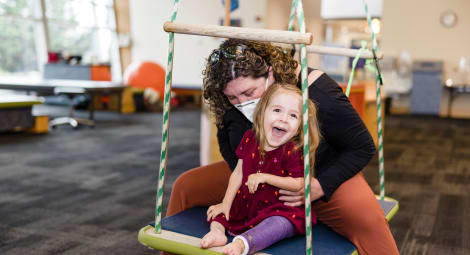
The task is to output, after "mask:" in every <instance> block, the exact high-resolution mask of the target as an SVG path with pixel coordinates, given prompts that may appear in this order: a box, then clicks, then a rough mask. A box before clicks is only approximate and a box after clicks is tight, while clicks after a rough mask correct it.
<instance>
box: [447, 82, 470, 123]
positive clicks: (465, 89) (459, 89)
mask: <svg viewBox="0 0 470 255" xmlns="http://www.w3.org/2000/svg"><path fill="white" fill-rule="evenodd" d="M444 88H445V89H447V90H448V91H449V101H448V102H447V118H450V114H451V112H452V104H453V103H454V99H455V97H456V96H457V94H459V93H470V84H461V85H452V86H447V85H444Z"/></svg>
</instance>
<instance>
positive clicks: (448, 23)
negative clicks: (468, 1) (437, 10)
mask: <svg viewBox="0 0 470 255" xmlns="http://www.w3.org/2000/svg"><path fill="white" fill-rule="evenodd" d="M440 21H441V25H442V26H443V27H446V28H451V27H453V26H455V24H456V23H457V14H455V12H453V11H445V12H443V13H442V14H441V19H440Z"/></svg>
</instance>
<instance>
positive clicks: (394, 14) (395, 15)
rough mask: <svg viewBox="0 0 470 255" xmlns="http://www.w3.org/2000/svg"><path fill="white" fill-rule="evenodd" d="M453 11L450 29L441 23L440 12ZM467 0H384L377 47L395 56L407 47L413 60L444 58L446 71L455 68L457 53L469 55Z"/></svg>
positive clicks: (469, 25)
mask: <svg viewBox="0 0 470 255" xmlns="http://www.w3.org/2000/svg"><path fill="white" fill-rule="evenodd" d="M446 10H453V11H454V12H455V13H457V17H458V18H457V19H458V20H457V24H456V25H455V26H454V27H453V28H445V27H443V26H441V24H440V21H439V18H440V15H441V13H442V12H444V11H446ZM469 12H470V1H468V0H446V1H432V4H431V3H430V2H429V1H426V0H414V1H407V0H394V1H384V8H383V18H382V21H383V35H382V45H381V50H382V51H383V52H384V54H386V55H393V56H398V54H399V52H400V51H402V50H405V49H406V50H409V51H410V53H411V55H412V57H413V59H426V60H444V61H445V66H446V67H445V68H446V70H450V69H451V68H455V67H457V65H458V61H459V59H460V57H461V56H467V57H470V47H469V45H470V15H469Z"/></svg>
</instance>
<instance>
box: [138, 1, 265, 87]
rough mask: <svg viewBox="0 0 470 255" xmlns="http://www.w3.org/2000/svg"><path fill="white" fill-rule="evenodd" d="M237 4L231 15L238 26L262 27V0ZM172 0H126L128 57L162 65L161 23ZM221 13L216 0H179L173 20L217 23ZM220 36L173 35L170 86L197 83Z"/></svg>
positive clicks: (164, 44) (164, 41)
mask: <svg viewBox="0 0 470 255" xmlns="http://www.w3.org/2000/svg"><path fill="white" fill-rule="evenodd" d="M239 5H240V7H239V8H238V9H237V10H235V11H234V12H233V13H232V14H231V17H232V18H240V19H241V21H242V26H244V27H256V28H262V27H263V26H264V23H263V21H262V19H261V20H260V21H257V20H256V17H257V16H259V17H262V16H263V12H264V1H251V0H239ZM172 10H173V1H169V0H166V1H161V0H160V1H155V0H138V1H130V17H131V40H132V60H133V61H144V60H151V61H155V62H157V63H159V64H160V65H162V66H163V67H166V62H167V57H168V34H167V33H166V32H164V31H163V23H164V22H165V21H168V20H169V19H170V15H171V12H172ZM224 15H225V7H224V6H223V5H222V1H220V0H197V1H190V0H187V1H180V4H179V11H178V16H177V17H176V22H182V23H197V24H211V25H218V24H219V22H220V19H222V18H223V17H224ZM221 42H222V39H218V38H212V37H202V36H191V35H176V36H175V56H174V66H173V70H174V71H173V84H174V86H188V87H199V86H201V84H202V75H201V71H202V70H203V67H204V65H205V59H206V58H207V57H208V55H209V54H210V52H211V51H212V50H213V49H215V48H216V47H217V46H218V45H219V44H220V43H221Z"/></svg>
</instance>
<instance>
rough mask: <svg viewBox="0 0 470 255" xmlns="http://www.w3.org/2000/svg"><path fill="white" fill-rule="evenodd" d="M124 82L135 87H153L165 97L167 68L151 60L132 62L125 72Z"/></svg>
mask: <svg viewBox="0 0 470 255" xmlns="http://www.w3.org/2000/svg"><path fill="white" fill-rule="evenodd" d="M124 83H125V84H126V85H128V86H131V87H134V88H140V89H146V88H152V89H154V90H155V91H157V92H158V93H159V95H160V97H161V98H163V94H164V93H165V69H164V68H163V67H162V66H161V65H159V64H157V63H155V62H151V61H145V62H135V63H132V64H130V65H129V66H128V67H127V68H126V71H125V72H124Z"/></svg>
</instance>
